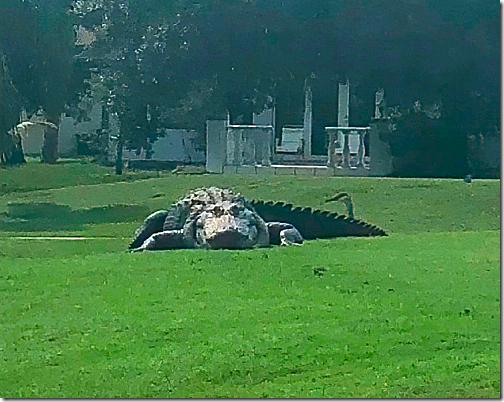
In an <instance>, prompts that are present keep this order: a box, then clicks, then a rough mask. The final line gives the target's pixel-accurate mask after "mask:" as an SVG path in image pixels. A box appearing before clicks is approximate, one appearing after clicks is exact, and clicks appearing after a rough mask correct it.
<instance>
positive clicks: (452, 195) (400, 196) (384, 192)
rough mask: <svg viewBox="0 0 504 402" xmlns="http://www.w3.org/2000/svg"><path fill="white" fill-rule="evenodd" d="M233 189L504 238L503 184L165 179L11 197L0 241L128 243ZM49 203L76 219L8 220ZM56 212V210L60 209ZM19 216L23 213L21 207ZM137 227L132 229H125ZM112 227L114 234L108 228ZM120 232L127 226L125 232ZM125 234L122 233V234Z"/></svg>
mask: <svg viewBox="0 0 504 402" xmlns="http://www.w3.org/2000/svg"><path fill="white" fill-rule="evenodd" d="M211 185H214V186H222V187H229V188H232V189H234V190H236V191H239V192H241V193H242V194H244V195H245V196H246V197H248V198H253V199H261V200H274V201H283V202H287V203H292V204H294V205H298V206H304V207H312V208H317V209H323V210H329V211H334V212H338V213H346V210H345V207H344V205H343V204H342V203H326V202H325V200H326V199H328V198H329V197H331V196H332V195H334V194H336V193H339V192H343V191H346V192H348V193H350V194H351V195H352V199H353V201H354V206H355V215H356V217H357V218H359V219H362V220H365V221H366V222H369V223H372V224H375V225H378V226H380V227H382V228H383V229H385V230H386V231H387V232H388V233H409V234H418V233H423V232H453V231H479V230H500V207H499V205H500V181H498V180H475V181H473V183H471V184H467V183H464V181H463V180H451V179H387V178H342V177H329V178H326V177H302V176H275V177H260V176H237V175H235V176H222V175H209V174H207V175H193V176H184V175H166V176H165V177H162V178H156V179H148V180H141V181H135V182H131V183H126V182H125V183H109V184H98V185H82V186H75V187H69V188H63V189H55V190H44V191H33V192H28V193H11V194H7V195H5V196H3V197H1V198H0V236H9V235H11V234H12V233H16V232H24V233H29V232H37V233H41V232H43V231H50V232H51V233H53V234H55V235H62V234H64V233H65V232H66V233H69V234H72V235H78V234H79V233H81V234H82V235H93V233H103V234H104V235H107V231H108V230H109V228H112V231H113V232H114V233H116V234H117V235H118V236H121V237H127V236H131V235H132V233H133V231H134V227H135V226H138V225H140V224H141V222H142V221H143V219H144V218H145V216H147V215H148V213H149V212H152V211H155V210H158V209H165V208H168V207H169V206H170V205H171V204H172V203H173V202H175V201H176V200H177V199H178V198H180V197H182V196H184V195H185V194H186V192H187V191H188V190H190V189H194V188H198V187H206V186H211ZM40 203H46V204H47V205H48V206H50V205H53V204H54V205H53V206H54V208H53V209H54V210H56V209H58V208H59V209H60V210H62V209H63V207H66V208H70V209H71V211H72V213H69V214H67V215H66V216H63V215H62V214H61V213H56V212H55V213H53V214H52V215H51V212H50V208H47V213H46V215H44V216H36V217H35V219H29V220H26V221H21V222H19V221H16V220H9V218H11V217H9V215H8V214H9V213H10V214H12V213H13V211H12V210H11V209H12V207H9V205H12V204H21V205H23V204H24V205H25V208H26V209H27V210H30V204H40ZM56 207H57V208H56ZM18 209H19V207H18ZM130 222H133V223H132V224H131V225H127V224H126V223H130ZM109 223H115V224H116V225H115V226H110V225H108V224H109ZM121 225H122V226H121ZM118 230H123V231H118Z"/></svg>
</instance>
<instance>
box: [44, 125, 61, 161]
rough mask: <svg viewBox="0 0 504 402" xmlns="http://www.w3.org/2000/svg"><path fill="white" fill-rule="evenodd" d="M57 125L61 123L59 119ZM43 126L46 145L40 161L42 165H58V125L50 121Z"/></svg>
mask: <svg viewBox="0 0 504 402" xmlns="http://www.w3.org/2000/svg"><path fill="white" fill-rule="evenodd" d="M53 120H55V119H53ZM57 123H59V119H57ZM43 125H44V144H43V145H42V149H41V153H40V160H41V162H42V163H56V161H57V160H58V125H57V124H54V123H51V122H49V121H48V122H46V123H43Z"/></svg>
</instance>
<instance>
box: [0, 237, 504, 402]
mask: <svg viewBox="0 0 504 402" xmlns="http://www.w3.org/2000/svg"><path fill="white" fill-rule="evenodd" d="M22 241H23V240H9V239H3V240H1V241H0V246H1V247H2V250H6V249H7V248H8V247H11V248H10V251H6V252H4V256H3V257H2V256H0V265H1V270H0V273H1V278H0V279H1V280H0V290H1V297H0V308H1V311H2V320H1V326H0V328H1V333H0V340H1V341H0V342H1V343H0V348H1V350H0V351H1V356H2V359H3V362H2V363H3V364H2V365H0V395H1V396H2V397H4V398H16V397H23V398H30V397H39V398H85V397H93V398H112V397H121V398H127V397H137V398H148V397H153V398H165V397H174V398H175V397H178V398H182V397H213V398H216V397H248V398H259V397H275V398H285V397H308V398H322V397H332V398H334V397H345V398H350V397H359V398H364V397H376V398H378V397H380V398H393V397H403V398H404V397H409V398H412V397H419V398H420V397H421V398H450V397H458V398H462V397H464V398H471V397H479V398H486V397H491V398H498V397H499V395H500V371H499V365H500V360H499V359H500V358H499V350H500V335H499V331H500V321H499V306H500V292H499V275H500V269H499V246H500V243H499V233H498V232H497V231H488V232H458V233H435V234H423V235H392V236H390V237H384V238H343V239H332V240H318V241H311V242H307V243H306V244H305V245H303V246H302V247H290V248H284V247H272V248H267V249H256V250H245V251H231V250H221V251H206V250H176V251H165V252H156V253H143V254H128V253H126V252H117V251H116V250H117V249H118V248H119V247H120V246H122V243H121V242H124V240H117V241H110V240H99V239H97V240H89V241H79V242H68V241H67V242H64V241H59V242H58V241H53V242H51V241H42V240H41V241H39V242H38V243H34V244H38V245H37V246H33V247H38V251H37V250H34V251H32V252H27V253H28V254H27V255H25V256H22V255H13V254H12V253H14V252H15V251H14V250H15V249H16V250H17V249H18V248H19V247H20V246H21V243H19V242H22ZM11 242H13V243H14V244H15V247H12V245H11V246H6V244H7V245H8V244H10V243H11ZM120 243H121V244H120ZM22 244H26V243H22ZM4 247H5V248H4ZM43 247H49V248H52V249H53V252H52V253H47V254H44V253H43ZM68 247H75V249H74V251H73V252H72V251H71V250H70V251H69V249H68ZM81 248H82V249H81ZM86 250H87V251H90V250H92V251H90V252H89V253H87V252H84V253H83V252H82V251H86ZM30 253H31V254H30ZM37 256H38V257H37Z"/></svg>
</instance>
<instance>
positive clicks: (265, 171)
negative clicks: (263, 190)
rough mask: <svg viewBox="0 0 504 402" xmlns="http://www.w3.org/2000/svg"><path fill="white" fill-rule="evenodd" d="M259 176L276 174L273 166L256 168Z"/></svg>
mask: <svg viewBox="0 0 504 402" xmlns="http://www.w3.org/2000/svg"><path fill="white" fill-rule="evenodd" d="M256 172H257V174H260V175H264V176H270V175H274V174H275V168H274V167H271V166H256Z"/></svg>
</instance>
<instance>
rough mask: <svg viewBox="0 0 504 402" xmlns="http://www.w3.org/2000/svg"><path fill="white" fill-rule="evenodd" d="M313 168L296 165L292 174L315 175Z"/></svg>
mask: <svg viewBox="0 0 504 402" xmlns="http://www.w3.org/2000/svg"><path fill="white" fill-rule="evenodd" d="M314 169H315V168H312V167H296V168H294V174H295V175H297V176H315V172H314Z"/></svg>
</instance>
